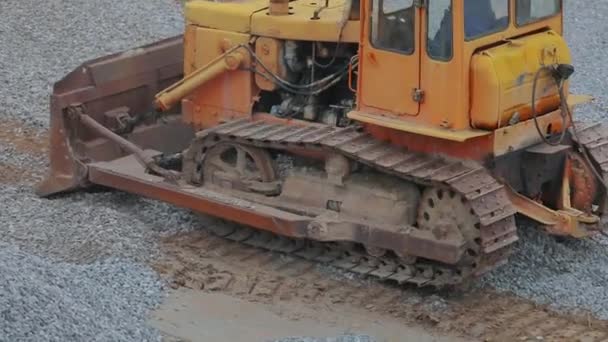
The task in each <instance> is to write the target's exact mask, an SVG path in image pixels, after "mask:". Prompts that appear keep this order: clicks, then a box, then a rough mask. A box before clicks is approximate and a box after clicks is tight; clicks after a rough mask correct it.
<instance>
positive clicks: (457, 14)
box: [350, 0, 570, 141]
mask: <svg viewBox="0 0 608 342" xmlns="http://www.w3.org/2000/svg"><path fill="white" fill-rule="evenodd" d="M361 8H362V13H368V15H367V16H362V18H361V20H362V23H361V29H362V32H363V34H362V36H363V37H366V36H368V37H369V39H362V41H361V50H360V60H361V62H360V66H359V68H360V71H359V72H360V77H359V84H358V87H359V88H358V91H359V96H358V100H359V103H358V104H359V106H358V110H357V111H354V112H353V113H351V115H350V117H351V118H353V119H356V120H359V121H363V122H367V123H371V124H378V125H384V126H386V125H390V126H391V127H392V128H396V129H400V130H403V131H409V132H412V133H423V134H426V135H430V136H435V137H442V138H444V137H445V133H444V132H442V131H445V130H449V131H452V132H461V133H462V134H460V133H458V134H455V135H452V138H453V139H454V140H461V141H464V140H467V139H469V138H473V137H475V136H478V135H483V134H487V133H484V132H483V131H492V130H494V129H497V128H500V127H504V126H505V125H508V123H509V122H511V123H513V122H515V121H517V122H519V121H523V120H526V119H528V118H529V117H530V108H529V107H530V98H531V97H530V94H531V84H532V81H533V78H534V73H535V72H536V71H537V70H538V68H539V67H540V66H541V65H542V64H551V63H556V62H557V63H570V53H569V50H568V47H567V45H566V43H565V41H564V40H563V38H562V37H561V34H562V15H561V14H562V1H561V0H534V1H532V0H426V1H414V0H369V1H363V2H362V6H361ZM548 82H550V80H549V79H548V77H546V78H543V79H542V80H541V82H540V83H539V84H540V87H545V88H546V87H547V84H548ZM554 90H555V89H554ZM538 105H539V108H537V109H538V111H539V112H541V113H543V114H544V113H548V112H550V111H552V110H556V109H558V108H559V99H558V97H557V91H547V92H545V93H542V94H539V101H538ZM514 116H517V118H514ZM516 119H517V120H516ZM459 134H460V135H459ZM449 139H451V138H449Z"/></svg>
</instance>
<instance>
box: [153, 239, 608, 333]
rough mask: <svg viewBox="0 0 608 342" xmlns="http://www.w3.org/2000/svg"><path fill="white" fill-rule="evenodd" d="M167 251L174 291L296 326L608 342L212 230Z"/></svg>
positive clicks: (516, 308)
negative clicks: (359, 320) (359, 322)
mask: <svg viewBox="0 0 608 342" xmlns="http://www.w3.org/2000/svg"><path fill="white" fill-rule="evenodd" d="M162 249H163V251H164V255H165V256H164V258H163V259H162V260H161V261H159V262H158V263H157V264H156V265H155V268H156V269H157V270H158V271H159V272H160V273H161V274H163V275H165V276H166V277H167V278H168V279H170V280H171V281H172V284H173V287H175V288H183V287H185V288H188V289H193V290H200V291H205V292H220V293H224V294H227V295H229V296H232V297H235V298H239V299H242V300H246V301H249V302H257V303H263V304H266V305H274V306H275V307H278V306H286V305H287V306H289V307H290V308H292V309H293V308H298V307H302V308H303V309H302V310H295V311H294V310H290V311H283V312H279V314H281V315H286V316H287V318H289V319H302V318H307V319H314V318H315V317H316V316H318V315H320V314H319V312H321V311H323V312H326V313H327V314H325V315H323V320H324V321H325V322H327V323H330V324H337V323H339V320H340V317H342V316H343V315H344V313H347V312H353V313H354V312H360V311H361V310H363V311H364V312H365V315H366V317H369V319H370V320H378V321H382V320H385V319H388V318H390V319H391V320H397V321H399V322H402V323H403V324H404V325H412V324H414V325H417V326H423V327H425V328H427V329H430V330H431V331H436V332H438V333H441V334H450V335H452V336H460V337H464V338H467V339H476V340H491V341H515V340H519V341H526V340H540V339H543V340H545V341H576V340H581V341H600V340H604V339H606V338H607V337H608V325H607V324H606V322H603V321H599V320H595V319H592V318H590V317H579V316H567V315H560V314H557V313H555V312H553V311H551V310H549V309H547V308H545V307H539V306H536V305H534V304H532V303H530V302H528V301H525V300H522V299H519V298H516V297H512V296H508V295H500V294H496V293H493V292H489V291H481V292H480V291H477V292H474V293H468V294H460V295H455V294H448V295H444V296H441V297H440V296H437V295H435V294H432V293H431V292H427V291H422V290H419V289H415V288H412V287H405V288H403V287H397V286H392V285H388V284H380V283H378V282H375V281H367V280H365V279H359V278H353V279H351V280H348V279H347V277H343V276H335V274H332V273H331V272H328V271H327V270H323V269H322V268H319V267H318V264H317V263H313V262H309V261H306V260H303V259H300V258H293V257H290V256H285V255H282V254H279V253H273V252H269V251H266V250H262V249H257V248H254V247H249V246H245V245H242V244H240V243H236V242H233V241H229V240H225V239H222V238H219V237H216V236H213V235H211V234H209V233H208V232H206V231H197V232H194V233H189V234H185V235H180V236H176V237H171V238H168V239H165V240H163V241H162ZM304 308H307V309H304ZM310 308H312V310H310ZM310 312H312V314H310Z"/></svg>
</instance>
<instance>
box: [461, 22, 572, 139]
mask: <svg viewBox="0 0 608 342" xmlns="http://www.w3.org/2000/svg"><path fill="white" fill-rule="evenodd" d="M571 62H572V59H571V56H570V50H569V49H568V46H567V44H566V41H565V40H564V38H563V37H561V36H560V35H559V34H557V33H556V32H554V31H547V32H544V33H540V34H535V35H531V36H527V37H522V38H517V39H511V40H508V41H507V43H506V44H503V45H500V46H497V47H494V48H491V49H487V50H484V51H482V52H479V53H476V54H475V55H473V59H472V62H471V91H472V94H471V124H472V126H473V127H477V128H482V129H496V128H500V127H504V126H506V125H508V124H509V121H510V120H511V119H512V118H513V117H514V116H516V117H517V118H518V120H521V121H524V120H527V119H529V118H530V117H531V116H532V110H531V100H532V99H531V94H532V84H533V80H534V76H535V74H536V72H537V71H538V70H539V69H540V68H541V67H542V66H543V65H553V64H556V63H567V64H570V63H571ZM559 103H560V100H559V94H558V91H557V87H556V85H555V81H554V80H553V78H552V77H551V76H550V75H547V74H546V73H545V74H544V75H543V76H542V77H541V78H540V79H539V83H538V87H537V94H536V107H537V108H536V110H537V112H538V113H547V112H549V111H551V110H555V109H557V108H559Z"/></svg>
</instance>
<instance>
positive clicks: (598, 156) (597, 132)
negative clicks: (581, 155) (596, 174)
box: [573, 123, 608, 179]
mask: <svg viewBox="0 0 608 342" xmlns="http://www.w3.org/2000/svg"><path fill="white" fill-rule="evenodd" d="M579 125H580V124H579ZM573 136H574V138H575V139H577V138H578V141H577V143H578V144H580V145H581V146H583V147H584V148H586V149H587V151H588V152H589V154H590V156H591V158H592V159H593V161H594V162H596V163H597V165H598V166H599V168H600V172H601V173H602V176H604V179H606V175H607V174H608V126H606V125H604V124H602V123H595V124H591V125H583V126H580V127H578V130H577V132H576V134H573Z"/></svg>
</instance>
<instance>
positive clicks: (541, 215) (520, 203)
mask: <svg viewBox="0 0 608 342" xmlns="http://www.w3.org/2000/svg"><path fill="white" fill-rule="evenodd" d="M506 189H507V194H508V196H509V200H510V201H511V203H512V204H513V206H514V207H515V209H516V210H517V212H518V213H520V214H521V215H524V216H526V217H528V218H530V219H532V220H534V221H536V222H538V223H540V224H541V225H543V226H544V229H545V230H547V231H548V232H549V233H551V234H554V235H563V236H572V237H575V238H584V237H587V236H590V235H592V234H593V233H594V232H595V231H593V230H588V229H585V227H584V226H583V225H581V223H582V224H597V223H598V222H599V218H598V217H597V216H594V215H587V214H585V213H583V212H581V211H579V210H576V209H574V208H565V209H563V210H553V209H550V208H547V207H546V206H544V205H543V204H541V203H539V202H536V201H534V200H532V199H530V198H528V197H525V196H523V195H521V194H519V193H517V192H516V191H515V190H513V189H511V188H510V187H509V186H507V187H506ZM568 198H569V197H568Z"/></svg>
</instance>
